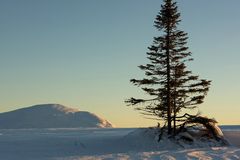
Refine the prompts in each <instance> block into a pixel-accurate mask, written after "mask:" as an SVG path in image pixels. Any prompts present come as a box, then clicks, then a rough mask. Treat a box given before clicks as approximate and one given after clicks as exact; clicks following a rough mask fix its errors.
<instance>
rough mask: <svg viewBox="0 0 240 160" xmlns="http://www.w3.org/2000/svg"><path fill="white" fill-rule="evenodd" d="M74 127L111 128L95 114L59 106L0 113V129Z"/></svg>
mask: <svg viewBox="0 0 240 160" xmlns="http://www.w3.org/2000/svg"><path fill="white" fill-rule="evenodd" d="M76 127H85V128H95V127H96V128H111V127H112V124H111V123H110V122H108V121H107V120H105V119H102V118H100V117H98V116H96V115H95V114H92V113H89V112H83V111H79V110H77V109H73V108H69V107H65V106H63V105H60V104H43V105H35V106H31V107H27V108H22V109H18V110H14V111H10V112H5V113H0V129H21V128H76Z"/></svg>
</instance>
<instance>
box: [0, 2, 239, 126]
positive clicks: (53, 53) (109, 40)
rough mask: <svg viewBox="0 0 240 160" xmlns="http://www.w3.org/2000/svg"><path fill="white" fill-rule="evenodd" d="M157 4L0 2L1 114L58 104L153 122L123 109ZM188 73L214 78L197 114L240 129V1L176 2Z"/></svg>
mask: <svg viewBox="0 0 240 160" xmlns="http://www.w3.org/2000/svg"><path fill="white" fill-rule="evenodd" d="M161 3H162V1H161V0H151V1H146V0H101V1H100V0H71V1H69V0H41V1H39V0H21V1H19V0H0V31H1V36H0V97H1V100H0V112H6V111H10V110H13V109H18V108H21V107H27V106H31V105H34V104H43V103H59V104H63V105H66V106H71V107H75V108H78V109H80V110H86V111H90V112H93V113H95V114H97V115H99V116H102V117H105V118H106V119H108V120H109V121H111V122H112V123H113V124H115V125H116V126H117V127H140V126H149V125H156V123H157V122H156V121H152V120H147V119H144V118H143V117H142V116H141V115H140V114H139V113H138V112H137V111H134V110H133V108H132V107H128V106H126V105H125V104H124V100H125V99H127V98H129V97H132V96H133V97H139V96H145V95H144V93H143V92H142V91H141V90H140V88H138V87H135V86H133V85H131V84H130V83H129V79H131V78H142V77H143V75H144V73H143V72H142V71H140V70H139V68H137V66H138V65H140V64H146V63H148V60H147V59H146V51H147V47H148V46H150V45H151V44H152V39H153V36H157V35H158V34H159V33H158V32H156V29H155V28H154V27H153V21H154V19H155V16H156V15H157V13H158V12H159V9H160V5H161ZM178 5H179V10H180V12H181V15H182V17H181V18H182V22H181V25H180V28H181V29H183V30H184V31H185V32H187V33H188V36H189V40H188V42H189V43H188V46H189V47H190V51H192V52H193V58H194V61H193V62H191V64H190V65H189V68H190V69H191V70H192V71H193V73H195V74H199V75H200V78H206V79H210V80H212V86H211V88H210V92H209V94H208V96H207V98H206V99H205V103H204V104H202V105H201V106H200V107H199V110H200V111H201V112H202V114H203V115H207V116H209V117H214V118H216V120H217V121H219V123H220V124H240V116H239V113H240V106H239V99H238V98H239V96H240V94H239V91H240V85H239V80H240V74H239V70H240V63H239V59H240V53H239V52H240V48H239V42H240V31H239V28H240V20H239V16H240V9H239V6H240V1H239V0H231V1H228V0H212V1H209V0H201V1H189V0H178Z"/></svg>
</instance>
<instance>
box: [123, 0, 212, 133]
mask: <svg viewBox="0 0 240 160" xmlns="http://www.w3.org/2000/svg"><path fill="white" fill-rule="evenodd" d="M179 22H181V19H180V13H179V12H178V7H177V3H176V2H174V1H173V0H164V4H163V5H162V6H161V10H160V12H159V14H158V15H157V17H156V19H155V21H154V26H155V27H156V29H157V30H158V31H159V33H160V36H157V37H154V40H153V44H152V45H151V46H150V47H148V49H149V52H147V58H148V59H149V61H150V63H149V64H146V65H140V66H139V68H140V69H141V70H143V71H144V72H145V75H146V78H143V79H140V80H138V79H131V82H132V83H133V84H134V85H136V86H138V87H141V89H142V90H143V91H144V92H146V93H147V94H148V95H150V97H151V98H149V99H138V98H130V99H128V100H127V101H126V102H127V103H128V104H129V105H133V106H135V105H137V106H136V109H137V110H140V111H141V112H142V113H143V114H144V115H150V116H154V117H155V118H156V119H162V120H164V121H165V122H166V124H167V126H168V134H172V133H173V132H174V133H176V126H177V124H178V123H181V122H182V121H184V115H185V114H184V113H182V112H181V111H183V110H184V111H185V109H194V108H196V107H197V105H198V104H201V103H203V100H204V97H205V96H206V94H207V92H208V90H209V86H210V81H208V80H205V79H199V77H198V76H195V75H193V74H192V72H191V71H190V70H188V69H187V66H186V63H187V62H188V61H192V60H193V59H192V58H191V52H189V51H188V47H187V46H186V44H187V39H188V37H187V33H185V32H184V31H182V30H179V29H178V25H179ZM177 122H178V123H177ZM182 123H183V122H182Z"/></svg>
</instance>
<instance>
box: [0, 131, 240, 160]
mask: <svg viewBox="0 0 240 160" xmlns="http://www.w3.org/2000/svg"><path fill="white" fill-rule="evenodd" d="M139 131H140V132H139ZM142 131H144V129H143V130H141V129H137V130H136V129H134V128H129V129H123V128H122V129H119V128H105V129H81V128H78V129H76V128H75V129H18V130H16V129H15V130H14V129H12V130H11V129H8V130H4V129H1V130H0V159H1V160H96V159H97V160H102V159H105V160H111V159H119V160H125V159H126V160H128V159H133V160H138V159H140V160H141V159H143V160H148V159H154V160H155V159H156V160H159V159H166V160H167V159H169V160H174V159H177V160H178V159H180V160H181V159H202V160H208V159H209V160H210V159H229V160H234V159H236V160H238V159H240V148H239V147H240V131H225V132H224V134H225V136H226V138H227V139H228V140H229V141H230V143H232V144H233V145H234V146H228V147H211V148H209V147H208V148H189V149H184V148H181V147H177V148H176V147H173V148H167V146H168V147H169V146H171V145H169V144H168V142H167V141H166V142H165V141H164V145H165V146H163V145H162V146H159V144H157V142H156V143H152V142H153V139H152V138H151V137H147V136H146V135H145V136H142V137H141V134H139V133H141V132H142Z"/></svg>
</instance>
